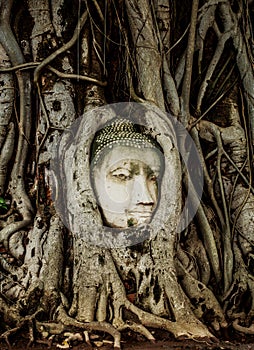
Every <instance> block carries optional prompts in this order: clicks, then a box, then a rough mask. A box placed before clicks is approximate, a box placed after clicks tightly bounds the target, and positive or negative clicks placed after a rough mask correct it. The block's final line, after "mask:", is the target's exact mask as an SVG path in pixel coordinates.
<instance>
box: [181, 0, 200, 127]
mask: <svg viewBox="0 0 254 350" xmlns="http://www.w3.org/2000/svg"><path fill="white" fill-rule="evenodd" d="M198 4H199V0H193V2H192V11H191V24H190V31H189V39H188V46H187V52H186V64H185V74H184V79H183V88H182V95H181V99H182V117H181V122H182V123H183V125H184V126H185V127H186V126H187V124H188V121H189V117H190V109H189V105H190V89H191V77H192V65H193V55H194V49H195V35H196V25H197V15H198Z"/></svg>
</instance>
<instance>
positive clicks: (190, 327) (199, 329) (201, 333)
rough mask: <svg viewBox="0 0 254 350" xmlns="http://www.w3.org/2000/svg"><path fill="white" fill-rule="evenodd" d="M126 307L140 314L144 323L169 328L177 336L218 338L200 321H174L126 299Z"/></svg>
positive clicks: (206, 339) (154, 326) (137, 314)
mask: <svg viewBox="0 0 254 350" xmlns="http://www.w3.org/2000/svg"><path fill="white" fill-rule="evenodd" d="M125 307H126V309H127V310H130V311H131V312H133V313H134V314H135V315H136V316H138V318H139V320H140V322H141V323H142V325H144V326H148V327H152V328H159V329H164V330H167V331H168V332H170V333H171V334H173V336H174V337H175V338H184V339H185V338H187V339H200V340H204V341H213V340H217V339H216V338H215V337H214V336H213V335H212V334H211V333H210V332H209V331H208V329H207V328H206V327H204V326H203V325H202V324H201V323H200V322H199V321H197V323H196V324H192V323H190V324H189V323H186V321H185V322H184V321H177V322H172V321H170V320H167V319H164V318H162V317H159V316H156V315H153V314H150V313H148V312H146V311H143V310H141V309H139V308H138V307H137V306H135V305H134V304H132V303H131V302H130V301H129V300H126V302H125Z"/></svg>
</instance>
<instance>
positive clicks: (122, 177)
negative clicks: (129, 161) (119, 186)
mask: <svg viewBox="0 0 254 350" xmlns="http://www.w3.org/2000/svg"><path fill="white" fill-rule="evenodd" d="M111 176H112V177H113V179H115V180H119V181H128V180H130V179H131V173H130V172H129V171H128V170H127V169H121V170H120V169H119V170H115V171H112V172H111Z"/></svg>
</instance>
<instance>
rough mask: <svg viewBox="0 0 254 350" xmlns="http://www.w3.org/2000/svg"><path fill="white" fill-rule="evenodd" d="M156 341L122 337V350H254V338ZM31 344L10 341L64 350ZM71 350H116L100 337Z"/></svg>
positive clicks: (4, 349)
mask: <svg viewBox="0 0 254 350" xmlns="http://www.w3.org/2000/svg"><path fill="white" fill-rule="evenodd" d="M155 333H156V334H155V336H156V339H157V341H156V342H155V343H151V342H149V341H146V340H145V339H144V338H143V337H141V336H137V335H134V334H133V333H129V332H126V333H125V334H124V335H123V337H122V343H121V345H122V350H159V349H161V350H182V349H184V350H210V349H212V350H220V349H223V350H254V336H246V337H245V336H238V337H235V339H234V340H231V341H229V340H227V341H215V342H213V343H208V342H205V341H200V342H199V341H193V340H175V339H171V338H170V337H169V336H168V335H166V334H165V333H164V332H161V331H160V332H158V331H156V332H155ZM28 343H29V340H28V338H27V334H26V335H24V334H23V333H21V334H19V335H16V336H15V338H12V339H11V344H12V347H11V350H28V349H31V350H47V349H50V350H59V349H63V348H64V347H63V345H62V344H63V338H60V337H59V338H57V337H56V338H55V339H54V342H53V343H52V344H50V343H48V344H46V343H45V344H38V343H35V344H32V345H30V347H28ZM0 349H1V350H10V348H9V347H8V345H7V344H6V342H4V341H3V340H2V341H1V342H0ZM65 349H72V350H92V349H94V350H113V342H112V339H110V338H109V337H108V336H105V337H103V336H101V335H100V336H98V338H95V339H93V340H91V345H88V344H86V343H83V344H81V343H80V342H79V343H74V344H72V345H70V347H69V348H67V347H65Z"/></svg>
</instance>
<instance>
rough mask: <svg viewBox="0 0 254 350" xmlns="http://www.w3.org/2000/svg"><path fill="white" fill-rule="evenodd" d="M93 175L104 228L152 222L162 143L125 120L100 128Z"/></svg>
mask: <svg viewBox="0 0 254 350" xmlns="http://www.w3.org/2000/svg"><path fill="white" fill-rule="evenodd" d="M90 165H91V166H90V169H91V170H90V176H91V183H92V187H93V190H94V194H95V197H96V200H97V203H98V204H99V207H100V211H101V214H102V218H103V222H104V225H105V226H109V227H115V228H128V227H131V226H138V225H142V224H146V223H149V222H150V221H151V219H152V217H153V214H154V212H155V210H156V207H157V204H158V200H159V196H160V180H161V178H162V175H163V172H164V156H163V152H162V149H161V147H160V145H159V143H158V142H157V141H156V140H155V139H154V138H153V137H151V135H150V134H149V133H148V132H147V130H144V127H142V126H140V125H137V124H133V123H132V122H131V121H129V120H127V119H123V118H118V117H117V118H115V119H114V120H113V121H111V122H110V123H109V124H106V126H104V127H103V128H102V129H100V130H99V131H98V132H97V133H96V134H95V137H94V140H93V143H92V147H91V159H90Z"/></svg>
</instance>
